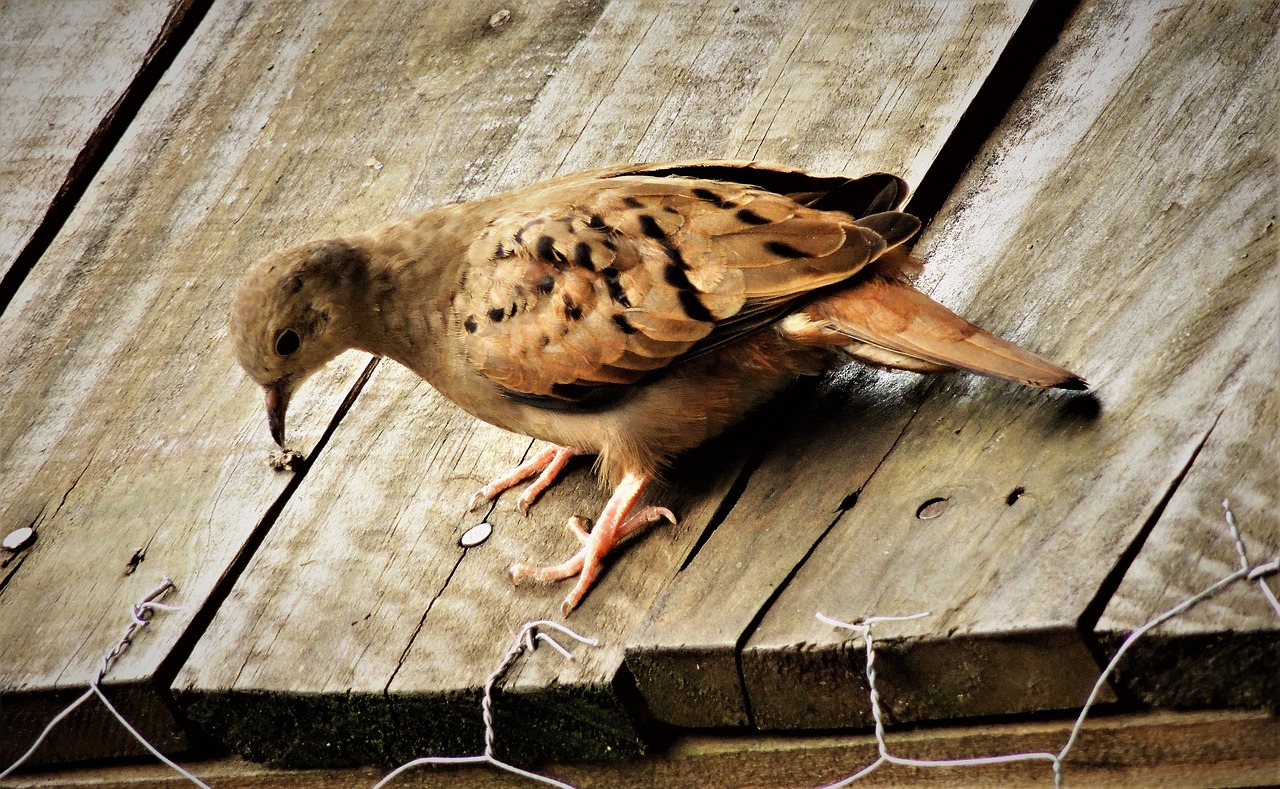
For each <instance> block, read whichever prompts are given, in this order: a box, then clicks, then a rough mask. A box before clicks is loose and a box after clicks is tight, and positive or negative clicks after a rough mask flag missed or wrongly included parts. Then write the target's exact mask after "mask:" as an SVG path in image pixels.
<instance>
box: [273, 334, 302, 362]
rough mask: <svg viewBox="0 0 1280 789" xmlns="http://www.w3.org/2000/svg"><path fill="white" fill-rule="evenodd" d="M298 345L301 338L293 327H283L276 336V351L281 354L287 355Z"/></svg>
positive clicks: (300, 343)
mask: <svg viewBox="0 0 1280 789" xmlns="http://www.w3.org/2000/svg"><path fill="white" fill-rule="evenodd" d="M300 345H302V340H301V339H300V338H299V337H298V333H297V332H296V331H294V330H293V329H285V330H284V331H282V332H280V336H279V337H276V353H278V354H280V355H281V356H288V355H289V354H291V353H293V352H294V351H296V350H298V346H300Z"/></svg>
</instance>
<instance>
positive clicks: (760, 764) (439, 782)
mask: <svg viewBox="0 0 1280 789" xmlns="http://www.w3.org/2000/svg"><path fill="white" fill-rule="evenodd" d="M1070 728H1071V722H1070V721H1040V722H1036V723H1004V724H985V725H981V726H966V727H964V728H933V727H931V728H924V729H920V730H918V731H913V732H904V733H902V734H898V735H895V736H893V737H892V738H891V740H890V748H891V749H892V750H893V752H894V753H898V754H901V755H910V756H914V757H918V758H930V759H954V758H962V757H970V756H989V755H992V754H1005V753H1019V752H1029V751H1035V752H1045V751H1051V752H1056V751H1057V750H1058V749H1059V748H1061V747H1062V745H1063V743H1065V742H1066V740H1067V737H1068V735H1069V733H1070ZM877 755H878V754H877V753H876V745H875V741H874V739H873V738H872V737H871V736H870V735H867V734H858V735H834V736H833V735H808V736H788V737H778V736H766V735H761V734H747V735H743V734H738V735H706V734H697V735H685V736H681V737H679V738H677V739H676V740H675V742H673V743H672V744H671V746H670V747H669V748H667V749H665V750H664V752H662V753H659V754H653V755H651V756H646V757H643V758H639V759H632V760H628V761H624V762H603V763H602V762H597V763H594V764H582V763H578V764H549V765H545V766H544V767H542V768H540V769H541V770H542V771H543V772H544V773H545V774H547V775H550V776H554V777H556V778H558V779H560V780H564V781H568V782H570V783H571V784H573V785H574V786H580V787H584V788H585V787H597V786H599V787H611V789H632V788H633V787H634V788H635V789H650V787H655V786H660V787H664V789H685V787H688V788H689V789H694V788H695V787H698V788H700V787H707V786H715V787H726V788H728V787H752V788H753V789H793V787H796V786H817V785H819V784H824V783H827V782H830V781H832V780H834V779H837V778H841V777H844V776H848V775H851V774H853V773H854V772H856V771H858V770H860V769H861V768H863V767H866V766H867V765H869V764H871V763H872V762H873V761H875V759H876V757H877ZM185 766H186V767H188V768H190V769H191V770H192V771H194V772H195V773H196V774H197V775H199V776H200V777H201V778H202V779H204V780H205V781H206V782H208V783H209V784H210V785H212V786H217V787H219V789H283V787H298V788H299V789H302V788H305V789H347V788H348V787H352V786H371V785H373V784H374V783H375V782H377V780H378V779H379V778H380V777H381V773H380V772H379V771H378V770H375V769H373V768H368V767H363V768H347V769H330V770H275V769H271V768H269V767H264V766H262V765H259V764H252V763H246V762H243V761H240V760H239V759H221V760H217V761H201V762H187V763H185ZM1050 769H1051V768H1050V767H1049V765H1048V764H1047V763H1046V762H1044V761H1041V760H1037V761H1034V762H1015V763H1011V764H1005V765H991V766H984V767H973V766H970V767H951V768H938V769H909V768H903V767H895V766H892V765H887V766H885V767H883V768H881V769H880V770H878V771H876V772H874V773H872V774H871V775H870V776H868V777H867V778H864V779H862V780H861V781H859V782H858V783H859V784H860V785H861V784H867V785H870V786H945V787H950V789H961V788H964V787H972V788H973V789H980V788H985V787H1026V786H1049V785H1051V784H1052V782H1053V781H1052V778H1051V772H1050ZM1277 769H1280V721H1277V720H1276V719H1275V718H1273V717H1269V716H1267V715H1266V714H1264V713H1258V712H1200V713H1180V714H1175V713H1169V712H1158V713H1147V714H1144V715H1127V716H1116V717H1107V718H1100V719H1097V720H1091V721H1089V722H1088V723H1087V724H1086V725H1085V728H1084V730H1083V732H1082V734H1081V738H1080V740H1079V741H1078V742H1077V744H1076V747H1075V748H1074V749H1073V751H1072V754H1071V756H1070V758H1068V759H1067V761H1066V763H1065V764H1064V766H1063V777H1064V779H1065V783H1066V784H1067V785H1068V786H1090V787H1114V788H1115V789H1145V787H1151V789H1171V788H1172V787H1178V789H1195V788H1196V787H1203V788H1204V789H1209V788H1210V787H1213V788H1214V789H1217V787H1226V786H1262V785H1267V784H1269V783H1271V782H1272V781H1273V780H1274V778H1275V775H1276V771H1277ZM188 785H189V784H187V783H185V779H183V778H182V777H181V776H178V775H177V774H175V773H174V772H173V771H172V770H169V769H168V768H167V767H163V766H161V765H158V764H157V765H149V764H144V765H130V766H128V767H105V768H103V767H99V768H92V769H79V770H71V771H66V770H64V771H60V772H56V773H52V772H51V773H42V774H38V775H29V776H23V777H19V778H14V779H9V780H5V781H0V786H2V787H5V789H69V788H70V787H90V786H91V787H94V788H95V789H161V788H162V787H163V788H164V789H181V788H182V787H185V786H188ZM395 785H396V786H406V787H455V788H456V789H492V788H493V787H501V788H502V789H506V788H507V787H510V789H520V788H521V787H525V786H529V785H530V784H529V782H528V781H527V780H526V779H522V778H517V777H516V776H512V775H508V774H507V773H502V772H499V771H497V770H496V769H494V768H492V767H485V766H464V767H452V768H437V769H434V770H433V769H429V768H423V769H420V770H417V771H412V772H409V773H406V774H403V775H402V776H401V777H399V778H397V779H396V783H395Z"/></svg>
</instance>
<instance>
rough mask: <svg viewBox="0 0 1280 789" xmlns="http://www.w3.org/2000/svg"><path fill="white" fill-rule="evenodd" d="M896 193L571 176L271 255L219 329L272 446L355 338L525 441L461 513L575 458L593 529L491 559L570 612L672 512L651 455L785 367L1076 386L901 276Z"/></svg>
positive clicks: (778, 171)
mask: <svg viewBox="0 0 1280 789" xmlns="http://www.w3.org/2000/svg"><path fill="white" fill-rule="evenodd" d="M908 192H909V189H908V185H907V183H906V182H905V181H904V180H903V179H902V178H900V177H898V176H896V175H892V174H889V173H872V174H869V175H863V176H858V177H851V176H844V175H815V174H810V173H808V172H806V171H804V170H800V169H795V168H789V167H786V166H783V165H777V164H768V163H760V162H745V161H728V160H698V161H685V162H658V163H643V164H627V165H619V166H614V167H607V168H601V169H595V170H589V171H584V172H579V173H574V174H570V175H565V176H561V177H558V178H554V179H552V180H548V181H544V182H541V183H536V184H533V185H530V186H526V187H522V188H518V189H515V190H513V191H508V192H504V193H500V194H495V195H492V196H488V197H482V198H479V199H475V200H470V201H465V202H456V203H450V204H446V205H440V206H436V207H433V208H430V209H428V210H426V211H423V212H421V213H418V214H416V215H413V216H409V217H406V218H401V219H397V220H393V221H390V222H387V223H384V224H381V225H379V226H377V227H374V228H372V229H370V230H365V231H361V232H356V233H352V234H349V235H344V236H340V237H335V238H328V239H323V240H317V241H308V242H304V243H300V244H295V245H293V246H289V247H287V248H285V249H282V250H280V251H277V252H274V253H271V254H269V255H267V256H265V257H263V258H262V259H260V260H258V261H257V262H256V263H254V264H253V265H252V266H250V267H249V268H248V270H247V271H246V272H245V274H244V275H243V278H242V280H241V282H240V284H239V286H238V288H237V291H236V293H235V296H234V298H233V301H232V305H231V311H230V317H229V326H228V328H229V331H228V335H229V337H230V339H231V342H232V344H233V346H234V351H235V355H236V357H237V359H238V361H239V363H240V365H241V366H242V367H243V368H244V370H245V372H246V373H247V374H248V376H249V377H250V378H251V379H252V380H253V381H254V382H256V383H257V384H258V385H259V386H260V387H261V389H262V392H263V397H264V401H265V406H266V411H267V422H268V427H269V430H270V433H271V436H272V438H273V439H274V440H275V442H276V443H277V444H278V445H279V446H280V447H281V448H284V447H285V415H286V412H287V409H288V406H289V401H290V398H291V397H292V395H293V394H294V393H295V392H296V391H297V390H298V387H299V386H300V385H301V384H302V383H303V382H304V381H305V380H306V379H307V377H308V376H309V375H311V374H312V373H314V372H315V371H317V370H319V369H320V368H322V367H323V366H324V365H325V364H326V363H328V362H329V361H330V360H332V359H333V358H334V357H336V356H337V355H338V354H339V353H342V352H344V351H346V350H349V349H358V350H362V351H366V352H368V353H370V354H373V355H376V356H380V357H384V358H388V359H392V360H394V361H396V362H398V363H400V364H402V365H404V366H405V367H407V368H409V369H410V370H412V371H413V372H414V373H416V374H417V375H419V376H420V377H422V378H423V379H425V380H426V381H427V382H428V383H429V384H431V385H432V386H433V387H435V389H437V390H438V391H439V392H440V394H442V395H443V396H444V397H445V398H447V399H448V400H450V401H452V402H453V403H454V404H456V405H457V406H459V407H461V408H462V409H463V410H465V411H467V412H469V413H470V414H472V415H473V416H475V417H477V418H479V419H481V420H483V421H485V422H488V423H490V424H493V425H496V426H498V427H499V428H503V429H505V430H508V431H511V432H513V433H518V434H521V435H524V436H529V437H532V438H535V439H539V440H541V441H543V442H546V447H545V448H544V449H542V450H540V451H538V452H536V453H535V454H533V455H532V456H531V457H530V458H529V459H528V460H527V461H526V462H524V463H521V464H520V465H519V466H518V467H516V468H515V469H513V470H511V471H510V472H508V473H505V474H503V475H501V476H499V477H497V478H496V479H494V480H493V481H491V482H490V483H489V484H487V485H485V486H483V487H482V488H480V490H479V491H477V493H476V494H475V496H474V497H472V499H471V501H470V502H469V507H470V508H471V509H474V508H475V507H477V506H479V505H481V504H484V503H486V502H489V501H491V500H493V499H495V498H496V497H497V496H499V495H500V494H502V493H504V492H505V491H507V490H510V489H512V488H514V487H516V486H518V485H520V484H522V483H526V482H528V486H527V487H526V488H525V489H524V491H523V492H522V493H521V495H520V496H519V498H518V501H517V507H518V508H519V509H520V510H521V511H522V512H524V513H525V514H528V511H529V508H530V506H531V505H532V504H533V503H534V502H535V500H537V498H538V497H539V496H540V495H542V493H543V492H544V491H545V490H546V489H547V488H548V487H549V486H550V485H551V484H552V483H553V482H555V480H556V478H557V476H558V475H559V474H560V473H561V471H562V470H563V469H564V467H565V465H566V464H567V463H568V462H569V461H570V460H571V459H572V458H574V457H576V456H579V455H594V456H595V457H596V466H595V467H596V471H597V475H598V477H599V479H600V481H601V483H602V484H603V485H604V486H607V488H608V489H609V490H610V491H611V492H610V494H609V496H608V499H607V502H606V503H605V505H604V507H603V509H602V510H601V512H600V514H599V515H598V516H597V517H596V518H595V519H594V521H589V520H587V519H585V518H583V517H580V516H574V517H572V518H570V519H569V521H568V524H567V526H568V528H569V529H570V530H571V531H572V532H573V534H574V535H575V536H576V537H577V539H578V541H579V543H580V546H579V548H578V550H577V551H576V552H575V553H574V554H573V555H572V556H570V557H569V558H568V559H566V560H565V561H562V562H560V563H558V564H550V565H536V564H529V563H517V564H514V565H512V566H511V567H510V568H509V575H510V577H511V578H512V580H513V581H517V582H519V581H522V580H525V579H532V580H535V581H542V582H550V581H562V580H566V579H570V578H574V577H576V579H577V580H576V582H575V583H574V585H573V587H572V589H571V591H570V592H569V593H568V595H567V596H566V597H565V598H564V602H563V604H562V606H561V614H562V615H563V616H566V617H567V616H568V615H569V613H570V612H571V611H572V610H573V609H574V608H575V607H577V606H578V604H579V603H580V602H581V601H582V599H583V597H584V596H585V595H586V593H587V591H588V590H589V589H590V588H591V587H592V585H593V583H594V581H595V580H596V578H597V577H598V575H599V573H600V570H601V567H602V560H603V559H604V558H605V556H606V555H607V554H609V553H610V551H611V550H613V549H614V548H615V547H616V546H617V545H618V544H619V543H621V542H622V541H623V540H625V539H627V538H629V537H631V536H632V535H634V534H636V533H637V532H639V531H640V530H642V529H644V528H645V527H647V526H650V525H652V524H655V523H659V522H663V521H668V522H671V523H675V522H676V517H675V515H674V514H673V513H672V512H671V511H670V510H669V509H667V508H665V507H661V506H657V505H646V506H643V507H641V506H638V505H639V502H640V500H641V498H642V496H643V495H644V494H645V491H646V489H647V488H648V487H649V486H650V484H651V483H652V482H653V480H654V479H655V478H656V477H657V476H658V475H660V474H662V473H663V472H664V470H666V468H667V467H668V465H669V464H670V462H671V460H672V459H673V458H675V457H676V456H678V455H680V454H681V453H682V452H685V451H687V450H690V449H692V448H694V447H697V446H698V445H700V444H702V443H703V442H705V441H707V440H708V439H711V438H712V437H714V436H716V435H718V434H720V433H722V432H723V431H725V430H726V429H728V428H729V427H730V426H732V425H734V424H735V423H737V422H739V421H740V420H742V419H743V418H744V417H746V416H747V415H748V414H750V413H751V412H752V411H753V410H755V409H757V408H758V407H759V406H761V405H762V404H763V403H765V402H767V401H768V400H770V399H771V398H773V397H774V396H775V395H777V394H779V393H780V392H781V391H783V390H784V389H786V388H787V387H788V386H790V385H791V384H792V383H793V382H794V381H795V380H796V379H797V378H799V377H802V376H816V375H821V374H823V373H824V372H826V371H828V370H831V369H833V368H836V367H840V366H843V365H844V364H846V363H850V362H860V363H863V364H866V365H869V366H872V367H877V368H883V369H890V370H906V371H912V372H916V373H943V372H952V371H966V372H969V373H976V374H980V375H985V376H992V377H996V378H1002V379H1007V380H1011V381H1016V382H1019V383H1022V384H1025V385H1028V386H1032V387H1038V388H1055V387H1056V388H1060V389H1069V390H1084V389H1087V388H1088V384H1087V383H1086V382H1085V381H1084V379H1082V378H1081V377H1079V376H1078V375H1076V374H1074V373H1072V372H1070V371H1068V370H1067V369H1065V368H1063V367H1060V366H1058V365H1057V364H1054V363H1053V362H1050V361H1048V360H1046V359H1044V358H1042V357H1040V356H1038V355H1036V354H1034V353H1031V352H1030V351H1027V350H1024V349H1022V348H1020V347H1018V346H1017V345H1014V344H1012V343H1010V342H1008V341H1005V340H1003V339H1001V338H999V337H997V336H995V335H993V334H991V333H989V332H987V331H985V330H983V329H981V328H979V327H977V326H975V325H974V324H972V323H969V322H968V321H966V320H964V319H963V318H961V317H959V316H957V315H956V314H955V313H953V312H951V311H950V310H948V309H947V308H946V307H943V306H942V305H941V304H939V303H938V302H936V301H934V300H933V299H932V298H930V297H929V296H927V295H925V294H924V293H923V292H921V291H920V290H918V289H917V288H915V287H914V286H913V285H912V282H913V280H914V278H915V277H916V276H917V275H918V274H919V272H920V271H921V267H922V265H923V263H922V261H921V260H920V259H919V258H917V257H915V256H914V255H912V254H911V252H910V251H909V248H908V245H907V242H908V241H910V239H911V238H912V237H914V236H915V235H916V233H917V232H918V231H919V229H920V226H921V222H920V220H919V219H918V218H916V217H915V216H913V215H911V214H910V213H907V212H905V211H902V210H901V209H902V207H903V205H904V203H905V201H906V199H907V197H908Z"/></svg>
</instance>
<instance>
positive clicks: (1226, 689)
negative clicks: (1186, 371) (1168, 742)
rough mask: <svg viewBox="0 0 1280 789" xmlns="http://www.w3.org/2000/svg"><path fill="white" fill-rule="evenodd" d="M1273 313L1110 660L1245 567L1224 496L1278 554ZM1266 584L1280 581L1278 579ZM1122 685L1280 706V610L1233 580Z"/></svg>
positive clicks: (1256, 550)
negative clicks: (1142, 630) (1140, 632)
mask: <svg viewBox="0 0 1280 789" xmlns="http://www.w3.org/2000/svg"><path fill="white" fill-rule="evenodd" d="M1273 166H1274V165H1273ZM1276 175H1280V173H1274V171H1273V179H1274V178H1275V176H1276ZM1272 183H1273V184H1274V183H1276V181H1275V180H1273V181H1272ZM1267 252H1268V251H1267V250H1266V249H1264V250H1263V254H1267ZM1270 253H1271V254H1274V244H1273V246H1272V248H1271V250H1270ZM1244 254H1249V255H1250V256H1252V254H1256V252H1253V253H1249V252H1246V253H1244ZM1260 285H1261V287H1263V288H1268V287H1269V288H1270V289H1271V292H1272V294H1275V293H1276V292H1277V286H1280V283H1277V281H1276V278H1275V277H1274V275H1273V276H1271V279H1270V281H1269V282H1263V283H1260ZM1268 317H1269V319H1268V320H1267V321H1266V322H1264V323H1263V324H1262V325H1261V326H1259V327H1258V329H1259V331H1258V334H1257V335H1256V336H1255V340H1256V341H1257V347H1256V348H1255V349H1254V350H1253V353H1252V355H1251V356H1249V358H1248V360H1247V361H1246V362H1245V365H1244V367H1242V368H1241V370H1240V372H1239V374H1238V378H1239V383H1238V385H1237V386H1236V388H1235V391H1234V392H1232V393H1231V397H1230V399H1229V400H1228V399H1225V398H1224V401H1223V402H1222V404H1221V408H1222V410H1221V414H1222V416H1221V417H1220V418H1219V419H1218V423H1217V424H1216V425H1215V426H1214V428H1213V432H1212V433H1211V434H1210V435H1209V440H1208V441H1206V442H1205V445H1204V448H1203V449H1202V450H1200V454H1199V455H1198V456H1197V457H1196V462H1195V463H1194V464H1193V465H1192V466H1191V469H1190V471H1189V472H1188V473H1187V477H1186V479H1184V480H1183V481H1182V484H1181V485H1179V486H1178V490H1177V492H1176V493H1175V494H1174V496H1173V498H1172V499H1170V501H1169V506H1168V507H1167V508H1166V509H1165V511H1164V514H1163V515H1162V516H1161V518H1160V520H1159V522H1157V523H1156V525H1155V528H1154V529H1152V531H1151V534H1150V535H1149V536H1148V537H1147V540H1146V542H1145V543H1144V544H1143V546H1142V550H1141V552H1140V553H1139V554H1138V557H1137V559H1136V560H1135V561H1134V563H1133V565H1132V566H1131V567H1130V568H1129V569H1128V571H1127V572H1125V575H1124V579H1123V581H1122V582H1121V584H1120V587H1119V588H1118V589H1117V590H1116V593H1115V595H1114V596H1113V597H1112V598H1111V599H1110V601H1108V603H1107V608H1106V612H1105V613H1104V614H1103V616H1102V619H1101V620H1100V621H1099V622H1098V626H1097V629H1096V631H1097V634H1098V638H1099V640H1100V641H1101V642H1102V644H1103V646H1104V648H1105V651H1106V654H1107V656H1108V657H1111V656H1113V655H1114V654H1115V652H1116V650H1117V649H1118V648H1119V646H1120V644H1121V643H1122V642H1123V640H1124V639H1125V638H1126V637H1128V635H1129V634H1130V633H1131V632H1132V631H1133V630H1135V629H1136V628H1139V627H1141V626H1142V625H1144V624H1145V623H1147V622H1149V621H1151V620H1152V619H1154V618H1155V617H1156V616H1158V615H1160V614H1162V613H1164V612H1165V611H1167V610H1168V609H1170V608H1172V607H1173V606H1175V605H1177V604H1178V603H1180V602H1181V601H1182V600H1185V599H1187V598H1189V597H1191V596H1192V595H1194V594H1196V593H1197V592H1200V591H1201V590H1202V589H1205V588H1208V587H1209V586H1210V585H1212V584H1213V583H1215V582H1217V581H1218V580H1219V579H1220V578H1223V577H1225V576H1227V575H1230V574H1231V573H1232V572H1233V571H1235V570H1236V569H1238V568H1239V566H1240V565H1239V561H1240V559H1239V554H1238V553H1237V552H1236V548H1235V544H1234V542H1235V541H1234V539H1233V536H1232V534H1231V531H1230V529H1229V528H1228V526H1227V523H1226V519H1225V516H1224V513H1223V501H1224V500H1227V501H1229V502H1230V505H1231V512H1232V514H1233V516H1234V519H1235V521H1236V523H1237V525H1238V527H1239V532H1240V537H1241V540H1242V543H1243V545H1244V548H1245V555H1246V556H1247V558H1248V562H1249V564H1250V566H1256V565H1258V564H1260V563H1262V562H1265V561H1267V560H1269V559H1271V558H1274V557H1276V556H1278V555H1280V501H1277V498H1280V465H1278V464H1280V397H1277V396H1276V382H1277V381H1280V320H1278V316H1277V312H1276V310H1275V309H1274V302H1273V309H1272V311H1271V313H1270V315H1269V316H1268ZM1266 580H1267V582H1268V583H1269V584H1270V587H1271V589H1272V590H1277V589H1280V583H1277V580H1276V578H1275V577H1274V576H1273V577H1271V578H1269V579H1266ZM1116 682H1117V684H1118V686H1119V687H1120V688H1123V689H1124V690H1125V691H1127V692H1129V693H1132V694H1133V695H1134V696H1135V697H1136V698H1137V699H1139V700H1141V701H1142V702H1144V703H1146V704H1153V705H1161V706H1176V707H1270V708H1272V709H1273V710H1274V709H1276V708H1277V706H1280V615H1278V614H1277V612H1276V611H1275V609H1273V608H1272V607H1271V605H1270V604H1269V602H1268V600H1267V598H1266V597H1265V596H1264V594H1263V592H1262V591H1261V590H1260V589H1259V588H1258V585H1257V583H1245V582H1240V583H1236V584H1235V585H1233V586H1231V587H1228V588H1226V589H1224V590H1222V591H1221V592H1219V593H1217V594H1215V595H1214V596H1213V597H1212V598H1210V599H1209V600H1206V601H1205V602H1202V603H1199V604H1198V605H1197V606H1196V607H1194V608H1192V609H1190V610H1189V611H1187V612H1186V613H1184V614H1181V615H1180V616H1178V617H1176V618H1174V619H1171V620H1169V621H1168V622H1167V623H1165V624H1163V625H1160V626H1159V627H1158V628H1156V629H1155V630H1152V631H1149V632H1148V633H1147V634H1146V635H1144V636H1142V638H1141V639H1140V640H1139V641H1137V642H1136V643H1135V644H1134V645H1133V647H1132V648H1131V649H1130V650H1129V651H1128V652H1127V653H1126V656H1125V657H1124V658H1122V660H1121V662H1120V664H1119V665H1118V666H1117V675H1116Z"/></svg>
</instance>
